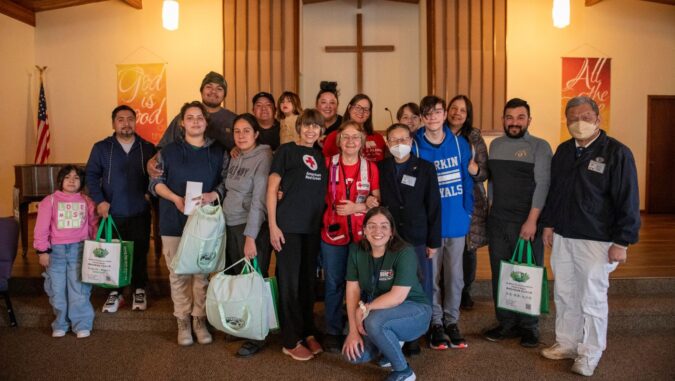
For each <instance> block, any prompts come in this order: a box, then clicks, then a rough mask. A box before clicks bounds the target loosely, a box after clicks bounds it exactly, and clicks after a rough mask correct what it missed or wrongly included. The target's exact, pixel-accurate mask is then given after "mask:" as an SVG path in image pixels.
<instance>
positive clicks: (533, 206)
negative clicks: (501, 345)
mask: <svg viewBox="0 0 675 381" xmlns="http://www.w3.org/2000/svg"><path fill="white" fill-rule="evenodd" d="M531 121H532V117H531V116H530V105H529V104H528V103H527V102H526V101H524V100H522V99H519V98H513V99H511V100H509V101H508V102H507V103H506V105H505V106H504V117H503V122H504V134H505V135H504V136H501V137H499V138H497V139H495V140H493V141H492V143H491V144H490V158H489V159H488V167H489V168H490V179H489V183H488V198H489V202H490V204H491V207H490V213H489V216H488V224H487V228H488V243H489V252H490V268H491V269H492V295H493V299H494V301H495V313H496V315H497V321H498V322H499V325H498V326H497V327H495V328H493V329H491V330H489V331H487V332H485V338H486V339H488V340H490V341H500V340H502V339H504V338H507V337H516V336H520V337H521V340H520V345H522V346H524V347H536V346H537V345H538V344H539V327H538V325H539V324H538V323H539V319H538V318H537V317H536V316H527V315H522V314H519V313H516V312H511V311H506V310H502V309H499V308H497V290H498V282H499V269H500V263H501V261H503V260H509V259H510V258H511V256H512V255H513V251H514V249H515V247H516V242H517V241H518V239H519V238H522V239H525V240H528V241H531V243H532V254H533V257H534V261H535V262H536V264H537V265H538V266H543V264H544V245H543V243H542V238H541V237H542V236H541V234H542V227H541V226H539V225H538V219H539V215H540V214H541V210H542V209H543V208H544V203H545V201H546V195H547V194H548V188H549V184H550V178H551V156H552V152H551V146H550V145H549V144H548V143H547V142H546V141H545V140H543V139H539V138H536V137H534V136H532V135H530V134H529V133H528V132H527V129H528V127H529V126H530V122H531Z"/></svg>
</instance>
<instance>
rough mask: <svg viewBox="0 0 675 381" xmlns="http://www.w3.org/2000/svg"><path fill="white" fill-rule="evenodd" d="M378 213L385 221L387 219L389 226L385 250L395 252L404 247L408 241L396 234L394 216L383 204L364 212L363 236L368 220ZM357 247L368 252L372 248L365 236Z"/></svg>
mask: <svg viewBox="0 0 675 381" xmlns="http://www.w3.org/2000/svg"><path fill="white" fill-rule="evenodd" d="M378 214H381V215H383V216H384V217H385V218H386V219H387V221H389V226H391V239H390V240H389V242H388V243H387V249H386V250H387V251H391V252H396V251H399V250H401V249H403V248H404V247H406V246H407V245H408V243H407V242H406V241H404V240H403V238H401V236H400V235H398V232H397V231H396V222H394V216H392V215H391V213H390V212H389V209H387V208H386V207H384V206H377V207H375V208H372V209H370V210H369V211H368V213H366V216H365V217H364V218H363V229H364V236H365V229H366V225H367V224H368V221H369V220H370V219H371V218H373V217H374V216H376V215H378ZM359 247H360V248H361V249H363V250H365V251H368V252H370V251H371V250H372V248H371V247H370V242H368V238H366V237H363V239H362V240H361V241H360V242H359Z"/></svg>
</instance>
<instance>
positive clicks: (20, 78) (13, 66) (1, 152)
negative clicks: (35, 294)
mask: <svg viewBox="0 0 675 381" xmlns="http://www.w3.org/2000/svg"><path fill="white" fill-rule="evenodd" d="M0 36H2V37H1V38H0V57H2V70H0V84H2V85H1V86H0V115H2V118H0V216H8V215H11V214H12V189H13V187H14V164H24V163H27V162H29V163H32V161H33V155H34V153H35V151H34V148H33V147H34V144H29V143H28V142H29V141H30V142H32V140H33V139H34V135H35V128H36V127H35V126H36V124H35V119H34V117H33V114H34V113H36V112H37V106H36V105H35V102H36V101H35V100H34V99H35V98H34V94H33V88H34V87H33V86H34V84H35V83H36V82H37V81H36V77H37V70H36V69H35V66H34V65H35V30H34V28H33V27H32V26H30V25H27V24H24V23H22V22H20V21H17V20H14V19H12V18H9V17H7V16H5V15H2V14H0ZM33 109H35V110H33Z"/></svg>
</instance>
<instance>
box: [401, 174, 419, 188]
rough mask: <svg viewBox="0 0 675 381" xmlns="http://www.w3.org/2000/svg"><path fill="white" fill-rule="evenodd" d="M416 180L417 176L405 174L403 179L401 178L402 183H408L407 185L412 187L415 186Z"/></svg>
mask: <svg viewBox="0 0 675 381" xmlns="http://www.w3.org/2000/svg"><path fill="white" fill-rule="evenodd" d="M415 181H417V178H416V177H412V176H408V175H403V179H401V184H403V185H407V186H410V187H414V186H415Z"/></svg>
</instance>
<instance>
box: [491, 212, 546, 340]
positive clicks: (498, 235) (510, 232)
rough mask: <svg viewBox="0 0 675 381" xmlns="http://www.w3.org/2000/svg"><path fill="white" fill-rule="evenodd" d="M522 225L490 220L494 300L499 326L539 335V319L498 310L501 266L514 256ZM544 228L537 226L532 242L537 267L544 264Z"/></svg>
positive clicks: (496, 219)
mask: <svg viewBox="0 0 675 381" xmlns="http://www.w3.org/2000/svg"><path fill="white" fill-rule="evenodd" d="M522 225H523V224H522V223H516V222H511V221H504V220H500V219H498V218H494V217H490V218H488V229H487V230H488V242H489V245H490V246H489V251H490V268H491V270H492V300H494V302H495V313H496V315H497V321H499V324H500V325H501V326H502V327H504V328H506V329H510V328H521V329H525V330H529V331H533V332H535V333H538V324H539V318H538V317H536V316H528V315H523V314H519V313H516V312H512V311H505V310H501V309H498V308H497V291H498V284H497V283H498V282H499V264H500V262H501V261H502V260H505V261H508V260H509V259H511V256H513V251H514V250H515V249H516V243H517V242H518V237H519V235H520V228H521V227H522ZM542 229H543V228H542V227H541V226H537V234H536V235H535V237H534V241H532V256H533V257H534V258H533V259H534V262H535V263H536V264H537V266H542V265H543V263H544V243H543V241H542V239H541V233H542ZM523 260H524V259H523Z"/></svg>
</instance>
